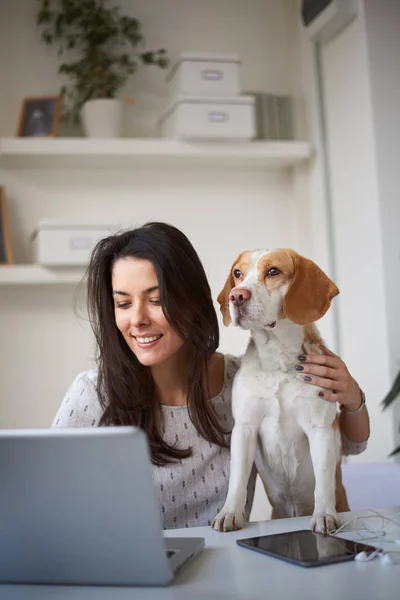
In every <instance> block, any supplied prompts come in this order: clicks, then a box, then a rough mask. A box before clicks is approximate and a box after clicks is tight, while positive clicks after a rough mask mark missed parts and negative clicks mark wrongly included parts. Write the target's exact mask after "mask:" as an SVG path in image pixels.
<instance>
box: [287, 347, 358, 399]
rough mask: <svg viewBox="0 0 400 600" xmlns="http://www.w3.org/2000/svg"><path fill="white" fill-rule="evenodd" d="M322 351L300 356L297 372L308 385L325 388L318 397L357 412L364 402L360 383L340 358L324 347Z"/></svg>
mask: <svg viewBox="0 0 400 600" xmlns="http://www.w3.org/2000/svg"><path fill="white" fill-rule="evenodd" d="M321 349H322V351H323V354H307V355H301V356H299V361H300V362H299V364H298V365H297V366H296V370H297V371H301V374H302V375H303V374H304V380H305V381H306V382H307V383H309V384H310V385H315V386H318V387H320V388H323V390H322V391H319V392H318V395H319V396H321V397H322V398H324V400H329V401H330V402H339V404H341V405H342V406H344V407H345V408H347V409H348V410H357V408H359V407H360V405H361V402H362V398H361V391H360V388H359V386H358V383H357V382H356V380H355V379H353V377H352V376H351V375H350V373H349V371H348V370H347V367H346V365H345V363H344V362H343V361H342V360H341V358H339V356H337V355H336V354H334V353H333V352H331V351H330V350H327V348H325V347H324V346H321Z"/></svg>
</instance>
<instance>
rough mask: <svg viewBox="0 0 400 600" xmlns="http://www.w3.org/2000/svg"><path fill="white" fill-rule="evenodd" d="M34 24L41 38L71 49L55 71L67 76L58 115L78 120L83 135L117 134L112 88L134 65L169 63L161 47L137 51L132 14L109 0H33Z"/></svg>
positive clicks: (117, 107)
mask: <svg viewBox="0 0 400 600" xmlns="http://www.w3.org/2000/svg"><path fill="white" fill-rule="evenodd" d="M38 2H39V3H40V7H39V10H38V13H37V19H36V20H37V24H38V25H39V26H40V27H41V28H43V31H42V40H43V41H44V42H45V43H46V44H47V45H52V44H56V45H58V54H59V55H60V56H63V55H64V54H65V53H67V52H71V53H72V60H71V62H62V64H61V65H60V67H59V69H58V72H59V73H61V74H62V75H65V76H67V77H68V78H69V79H70V85H68V86H63V87H62V89H61V93H62V94H63V117H64V118H65V119H67V120H72V121H74V122H77V121H79V119H81V120H82V124H83V128H84V131H85V134H86V135H87V136H88V137H118V136H119V135H121V128H122V103H121V101H120V100H119V99H117V92H118V91H119V90H120V89H121V88H122V87H123V86H124V85H125V83H126V81H127V80H128V78H129V77H130V76H131V75H133V74H134V73H135V71H136V70H137V68H138V66H139V65H140V63H141V64H143V65H156V66H158V67H160V68H162V69H164V68H166V67H167V66H168V64H169V60H168V57H167V53H166V51H165V50H164V49H159V50H156V51H138V49H139V48H141V47H142V46H143V43H144V38H143V34H142V31H141V24H140V22H139V21H138V20H137V19H134V18H131V17H129V16H125V15H122V14H121V13H120V9H119V7H117V6H113V7H111V6H108V3H109V0H38Z"/></svg>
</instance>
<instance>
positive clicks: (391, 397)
mask: <svg viewBox="0 0 400 600" xmlns="http://www.w3.org/2000/svg"><path fill="white" fill-rule="evenodd" d="M399 396H400V373H399V374H398V375H397V377H396V379H395V380H394V382H393V385H392V387H391V388H390V390H389V392H388V393H387V394H386V396H385V398H384V399H383V400H382V405H383V410H385V408H387V407H388V406H389V405H390V404H392V402H394V401H395V400H396V398H398V397H399ZM399 452H400V446H397V448H395V449H394V450H393V452H392V453H391V454H390V456H394V455H395V454H398V453H399Z"/></svg>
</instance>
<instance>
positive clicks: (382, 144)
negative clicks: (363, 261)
mask: <svg viewBox="0 0 400 600" xmlns="http://www.w3.org/2000/svg"><path fill="white" fill-rule="evenodd" d="M365 16H366V26H367V41H368V57H369V69H370V80H371V91H372V108H373V126H374V136H375V145H376V161H377V167H378V191H379V206H380V216H381V225H382V241H383V266H384V278H385V287H386V314H387V325H388V343H389V351H390V360H389V369H390V376H391V378H392V379H394V378H395V376H396V375H397V373H398V372H399V370H400V318H399V306H400V235H399V225H400V194H399V183H398V168H399V155H400V152H399V140H400V119H399V107H400V70H399V64H400V3H399V2H398V1H397V0H381V1H380V2H379V3H377V2H374V1H373V0H366V2H365ZM393 413H394V424H395V427H394V435H395V443H396V446H398V445H399V444H400V429H399V425H400V401H399V400H398V401H397V403H396V406H395V407H394V409H393Z"/></svg>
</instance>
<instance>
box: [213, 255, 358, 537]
mask: <svg viewBox="0 0 400 600" xmlns="http://www.w3.org/2000/svg"><path fill="white" fill-rule="evenodd" d="M338 293H339V290H338V289H337V287H336V285H335V284H334V283H333V282H332V281H331V280H330V279H329V278H328V277H327V276H326V275H325V273H324V272H323V271H321V269H320V268H319V267H317V265H315V264H314V263H313V262H312V261H310V260H308V259H306V258H304V257H302V256H300V255H299V254H297V253H296V252H294V251H293V250H289V249H274V250H257V251H247V252H244V253H243V254H241V255H240V256H239V257H238V258H237V260H236V261H235V262H234V264H233V265H232V269H231V272H230V274H229V277H228V279H227V281H226V284H225V287H224V288H223V290H222V291H221V293H220V294H219V296H218V302H219V303H220V304H221V312H222V314H223V319H224V324H225V325H229V323H230V322H232V323H233V325H235V326H239V327H241V328H242V329H247V330H250V332H251V339H250V342H249V345H248V348H247V350H246V353H245V355H244V356H243V359H242V363H241V367H240V369H239V371H238V372H237V374H236V376H235V379H234V382H233V390H232V411H233V416H234V419H235V425H234V429H233V431H232V439H231V473H230V480H229V490H228V495H227V498H226V502H225V505H224V507H223V508H222V510H221V511H220V512H219V513H218V515H217V516H216V517H215V519H214V521H213V523H212V526H213V527H214V529H217V530H219V531H231V530H234V529H240V528H241V527H242V526H243V514H244V507H245V503H246V495H247V483H248V479H249V475H250V471H251V468H252V466H253V463H254V461H255V462H256V467H257V471H258V473H259V475H260V477H261V479H262V481H263V484H264V487H265V490H266V492H267V495H268V498H269V500H270V503H271V505H272V508H273V513H272V516H273V518H278V517H295V516H305V515H312V521H311V526H312V528H313V529H314V530H316V531H320V532H324V533H325V532H329V531H331V530H333V529H335V528H336V526H337V511H346V510H349V508H348V504H347V498H346V493H345V490H344V488H343V485H342V481H341V468H340V463H341V441H340V440H341V438H340V431H339V426H338V420H337V411H336V404H335V403H332V402H327V401H326V400H324V399H323V398H320V397H319V396H318V392H319V391H320V389H319V388H317V387H315V386H313V385H310V384H307V383H305V381H304V377H303V376H302V375H301V374H300V373H299V372H297V371H296V369H295V367H296V365H297V364H298V356H299V355H300V354H306V353H310V354H321V353H322V351H321V348H320V346H321V344H322V340H321V338H320V336H319V333H318V330H317V327H316V326H315V324H314V321H316V320H317V319H319V318H321V317H322V316H323V315H324V314H325V312H326V311H327V310H328V308H329V306H330V303H331V300H332V298H333V297H334V296H336V295H337V294H338Z"/></svg>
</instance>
